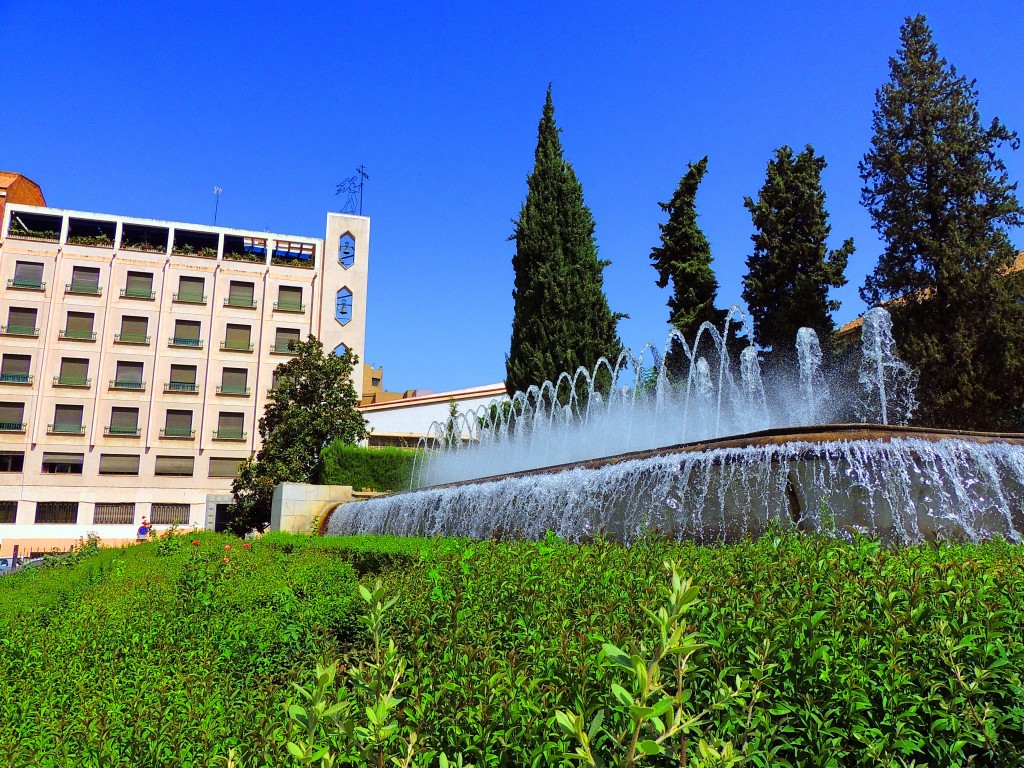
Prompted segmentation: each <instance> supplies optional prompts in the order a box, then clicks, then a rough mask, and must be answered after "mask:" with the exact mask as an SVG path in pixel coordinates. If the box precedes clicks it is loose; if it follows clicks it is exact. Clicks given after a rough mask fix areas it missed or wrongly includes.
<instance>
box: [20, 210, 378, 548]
mask: <svg viewBox="0 0 1024 768" xmlns="http://www.w3.org/2000/svg"><path fill="white" fill-rule="evenodd" d="M369 224H370V222H369V219H368V218H366V217H363V216H352V215H346V214H336V213H329V214H328V215H327V228H326V235H325V237H323V238H313V237H302V236H297V235H279V234H273V233H268V232H258V231H249V230H238V229H228V228H225V227H210V226H204V225H200V224H185V223H178V222H169V221H158V220H152V219H139V218H131V217H127V216H116V215H106V214H96V213H85V212H80V211H70V210H60V209H56V208H47V207H39V206H32V205H24V204H14V203H8V204H7V206H6V210H5V211H4V214H3V218H2V229H0V555H10V554H11V552H12V550H13V547H14V545H15V544H18V545H19V549H20V553H21V554H22V555H28V554H30V553H32V552H41V551H51V550H52V549H54V548H60V549H63V548H66V547H67V546H68V545H69V544H70V543H72V542H73V541H75V540H77V539H78V538H79V537H81V536H84V535H86V534H87V533H89V532H95V533H96V534H98V535H99V536H100V537H101V538H102V539H103V540H104V541H105V542H110V541H118V540H124V539H132V538H134V536H135V531H136V529H137V527H138V525H139V524H140V523H141V521H142V518H143V517H146V518H148V520H149V521H150V522H152V523H154V524H156V525H158V526H160V525H168V524H171V523H173V522H179V523H180V524H181V525H182V526H183V527H191V526H194V527H197V528H217V527H219V526H220V525H221V524H222V522H223V518H222V517H221V518H218V515H223V513H224V511H225V509H226V506H227V504H228V503H229V502H230V500H231V495H230V488H231V481H232V479H233V478H234V476H235V474H236V468H237V466H238V464H239V462H241V461H242V460H244V459H245V458H247V457H248V456H249V455H251V454H252V453H253V451H254V450H255V449H256V448H257V447H258V437H259V436H258V430H257V423H258V421H259V417H260V415H261V414H262V413H263V408H264V405H265V403H266V400H267V392H268V390H269V389H270V387H271V386H272V382H273V374H274V368H275V367H276V366H277V365H278V364H279V363H281V362H283V361H285V360H287V359H288V356H289V354H290V345H289V342H290V341H292V340H296V339H305V338H306V337H308V336H309V335H310V334H313V335H316V336H317V337H319V338H320V340H321V341H322V342H323V343H324V347H325V348H326V349H327V350H335V351H337V352H338V353H341V352H343V351H344V350H345V349H351V350H353V351H354V352H356V353H357V354H359V355H360V356H362V354H363V347H364V338H365V320H366V282H367V259H368V254H369V234H370V232H369ZM362 375H363V369H362V366H356V369H355V371H354V373H353V376H354V378H355V381H354V382H353V383H354V385H355V386H356V387H357V390H356V391H362Z"/></svg>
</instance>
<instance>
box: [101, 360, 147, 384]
mask: <svg viewBox="0 0 1024 768" xmlns="http://www.w3.org/2000/svg"><path fill="white" fill-rule="evenodd" d="M144 365H145V364H144V363H135V362H128V361H126V360H118V361H117V367H116V368H115V369H114V379H113V380H112V381H111V382H110V388H111V389H133V390H137V391H142V390H144V389H145V388H146V382H145V381H143V380H142V372H143V369H144Z"/></svg>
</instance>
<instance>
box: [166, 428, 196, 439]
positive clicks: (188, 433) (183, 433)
mask: <svg viewBox="0 0 1024 768" xmlns="http://www.w3.org/2000/svg"><path fill="white" fill-rule="evenodd" d="M160 437H165V438H168V439H171V440H195V438H196V431H195V430H194V429H190V428H188V427H164V428H163V429H161V430H160Z"/></svg>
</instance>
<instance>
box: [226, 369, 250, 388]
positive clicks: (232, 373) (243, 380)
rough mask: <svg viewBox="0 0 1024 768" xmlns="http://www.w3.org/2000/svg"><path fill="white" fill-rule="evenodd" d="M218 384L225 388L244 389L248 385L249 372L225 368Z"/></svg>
mask: <svg viewBox="0 0 1024 768" xmlns="http://www.w3.org/2000/svg"><path fill="white" fill-rule="evenodd" d="M220 383H221V384H223V385H224V386H225V387H244V386H246V385H247V384H248V383H249V371H247V370H246V369H245V368H225V369H224V372H223V373H222V374H221V380H220Z"/></svg>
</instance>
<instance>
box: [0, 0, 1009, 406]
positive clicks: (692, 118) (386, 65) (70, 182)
mask: <svg viewBox="0 0 1024 768" xmlns="http://www.w3.org/2000/svg"><path fill="white" fill-rule="evenodd" d="M917 12H923V13H925V14H927V16H928V18H929V22H930V23H931V25H932V28H933V30H934V33H935V38H936V41H937V43H938V45H939V50H940V52H941V53H942V54H943V55H944V56H945V57H946V58H947V59H949V60H950V62H952V63H953V64H955V65H956V66H957V67H958V69H959V70H960V72H961V73H963V74H965V75H967V76H968V77H971V78H976V79H977V81H978V82H977V87H978V90H979V92H980V100H981V110H982V115H983V118H984V119H986V120H988V119H991V118H992V117H993V116H999V117H1000V118H1001V119H1002V120H1003V122H1005V123H1006V124H1007V125H1008V126H1009V127H1010V128H1011V129H1016V130H1020V131H1024V98H1022V97H1021V81H1022V77H1024V45H1022V44H1021V42H1020V30H1021V29H1024V3H1020V2H1003V3H985V2H980V3H963V2H943V3H938V2H923V3H913V4H912V3H907V2H857V3H852V2H832V3H820V2H816V3H765V2H759V3H706V2H705V3H697V2H674V3H636V4H630V3H604V2H591V3H569V2H543V3H541V2H527V3H516V4H509V3H458V2H448V3H436V4H430V5H426V4H423V5H420V4H405V3H364V4H356V3H341V2H319V3H316V2H301V1H295V2H289V3H283V2H279V3H258V2H251V0H250V2H217V3H214V2H203V3H196V2H178V3H150V2H139V3H131V2H111V1H109V0H92V1H91V2H80V1H79V0H64V2H61V3H40V4H32V5H25V4H23V3H21V4H19V3H14V2H13V0H0V33H2V37H3V39H4V41H5V45H4V49H5V52H4V64H3V73H4V75H3V80H4V83H5V88H4V95H5V98H4V106H5V110H4V111H5V120H4V124H3V128H2V129H0V168H3V169H5V170H16V171H20V172H22V173H24V174H26V175H28V176H30V177H31V178H33V179H35V180H36V181H38V182H39V183H40V184H41V185H42V187H43V191H44V194H45V195H46V198H47V202H48V203H50V204H51V205H54V206H58V207H68V208H77V209H84V210H92V211H100V212H109V213H120V214H127V215H138V216H151V217H154V218H162V219H173V220H182V221H195V222H211V221H212V217H213V206H214V198H213V195H212V188H213V186H214V185H218V186H220V187H222V188H223V190H224V192H223V194H222V196H221V201H220V213H219V218H218V223H220V224H223V225H227V226H237V227H246V228H254V229H264V228H267V229H270V230H273V231H279V232H286V233H294V234H303V235H312V236H322V235H323V231H324V220H325V212H326V211H327V210H332V209H333V210H337V209H339V208H340V207H341V205H342V203H343V201H342V199H341V198H339V197H335V196H334V188H335V184H336V183H337V182H339V181H341V180H342V179H343V178H345V177H347V176H350V175H351V174H352V172H353V169H354V168H355V166H357V165H359V164H360V163H363V164H365V165H366V168H367V171H368V172H369V174H370V181H369V183H368V185H367V188H366V198H365V212H366V213H367V214H368V215H369V216H371V217H372V234H371V247H370V251H371V254H370V258H371V264H370V287H369V296H368V306H367V312H368V315H367V335H366V339H367V340H366V350H365V354H364V359H365V360H366V361H367V362H371V363H373V364H377V365H379V364H383V365H384V367H385V385H386V386H387V388H388V389H397V390H401V389H407V388H414V387H419V388H430V389H435V390H444V389H452V388H458V387H464V386H473V385H477V384H484V383H490V382H494V381H499V380H501V379H502V378H503V377H504V359H505V354H506V352H507V350H508V342H509V334H510V329H511V318H512V298H511V292H512V279H513V275H512V267H511V258H512V251H513V244H512V243H510V242H507V237H508V235H509V234H510V233H511V231H512V224H511V220H512V219H513V218H515V217H516V216H517V215H518V211H519V207H520V205H521V203H522V200H523V197H524V195H525V192H526V175H527V173H529V171H530V169H531V167H532V164H533V148H534V144H535V141H536V130H537V121H538V119H539V117H540V110H541V106H542V104H543V99H544V90H545V88H546V87H547V84H548V82H551V83H553V87H554V98H555V108H556V119H557V121H558V123H559V125H560V127H561V128H562V129H563V134H562V141H563V146H564V148H565V152H566V157H567V158H568V159H569V161H570V162H572V163H573V165H574V166H575V168H576V171H577V174H578V175H579V177H580V179H581V181H582V183H583V188H584V193H585V195H586V200H587V203H588V204H589V205H590V206H591V208H592V209H593V212H594V217H595V219H596V221H597V233H596V234H597V240H598V244H599V247H600V249H601V250H600V252H601V256H602V257H603V258H606V259H610V260H611V261H612V265H611V266H610V267H609V268H608V269H607V270H605V289H606V292H607V294H608V297H609V301H610V304H611V307H612V309H613V310H614V311H618V312H626V313H629V315H630V319H629V320H625V321H623V323H622V324H621V325H620V332H621V335H622V338H623V341H624V342H625V343H626V344H627V345H628V346H630V347H633V348H634V349H639V347H640V346H641V345H642V344H643V343H644V342H645V341H654V342H655V343H658V344H660V343H661V342H662V340H663V339H664V337H665V333H666V330H667V325H666V319H667V313H668V310H667V308H666V306H665V301H666V300H667V289H665V290H662V289H659V288H657V286H656V285H655V273H654V270H653V269H652V267H651V266H650V262H649V258H648V255H649V252H650V249H651V247H652V246H654V245H655V244H657V242H658V228H657V225H658V223H659V222H660V221H662V220H663V219H662V214H661V212H660V210H659V209H658V206H657V202H658V201H663V200H667V199H669V198H670V196H671V194H672V192H673V190H674V189H675V186H676V184H677V183H678V181H679V177H680V176H681V175H682V174H683V172H684V171H685V169H686V164H687V162H688V161H690V160H696V159H699V158H700V157H702V156H704V155H705V154H706V155H708V156H709V171H708V175H707V177H706V179H705V182H704V184H703V185H702V187H701V191H700V193H699V196H698V205H699V208H700V212H701V225H702V226H703V228H704V230H705V232H706V233H707V235H708V238H709V239H710V241H711V245H712V249H713V253H714V257H715V266H716V271H717V273H718V276H719V281H720V283H721V290H720V292H719V301H720V304H722V305H723V306H725V305H728V304H731V303H733V302H738V301H739V296H740V290H741V278H742V275H743V272H744V269H745V267H744V261H745V259H746V257H747V255H748V254H749V252H750V240H749V237H750V234H751V224H750V216H749V214H748V213H747V211H746V210H745V209H744V208H743V196H744V195H751V196H756V194H757V191H758V189H759V188H760V186H761V183H762V181H763V179H764V172H765V165H766V163H767V162H768V160H769V158H770V156H771V154H772V152H773V151H774V150H775V148H776V147H778V146H780V145H782V144H790V145H791V146H794V147H802V146H803V145H804V144H806V143H811V144H813V145H814V147H815V149H816V150H817V151H818V152H819V153H822V154H824V155H825V157H826V159H827V161H828V163H829V167H828V168H827V169H826V171H825V173H824V177H823V181H824V185H825V188H826V192H827V194H828V207H829V210H830V212H831V214H832V226H833V241H834V244H836V245H838V244H839V243H840V242H841V241H842V240H843V239H844V238H846V237H853V238H854V239H855V241H856V245H857V252H856V254H855V255H854V257H853V258H852V259H851V263H850V266H849V269H848V272H847V275H848V277H849V280H850V284H849V285H848V286H847V287H846V288H844V289H841V290H839V291H838V292H836V297H837V298H839V299H840V300H841V301H842V302H843V305H842V309H841V310H840V311H839V313H838V315H837V319H838V320H839V321H840V322H842V321H845V320H848V319H850V318H852V317H854V316H855V315H856V314H858V313H859V312H860V311H862V310H863V308H864V307H863V305H862V304H861V302H860V299H859V298H858V297H857V288H858V287H859V285H860V284H861V283H862V282H863V278H864V275H865V274H866V273H867V272H869V271H870V270H871V269H872V268H873V266H874V264H875V261H876V258H877V255H878V253H879V249H880V246H879V243H878V240H877V238H876V237H875V236H874V233H873V232H872V230H871V228H870V221H869V219H868V217H867V214H866V213H865V211H864V209H863V208H862V207H861V205H860V202H859V196H860V179H859V177H858V173H857V162H858V160H859V159H860V158H861V157H862V155H863V153H864V151H865V149H866V148H867V145H868V141H869V138H870V132H871V110H872V107H873V104H874V92H875V90H876V89H877V88H878V87H879V86H880V85H881V84H882V83H884V82H885V80H886V78H887V73H888V64H887V61H888V57H889V56H890V55H892V54H893V53H894V52H895V50H896V48H897V45H898V35H899V27H900V24H901V22H902V19H903V17H904V16H905V15H907V14H913V13H917ZM1003 157H1004V158H1005V159H1006V161H1007V165H1008V169H1009V172H1010V176H1011V178H1012V179H1013V180H1024V150H1021V151H1018V152H1015V153H1011V152H1009V151H1005V152H1004V153H1003ZM1013 238H1014V242H1015V243H1016V244H1017V245H1018V246H1024V235H1022V233H1020V232H1016V233H1014V234H1013Z"/></svg>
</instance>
